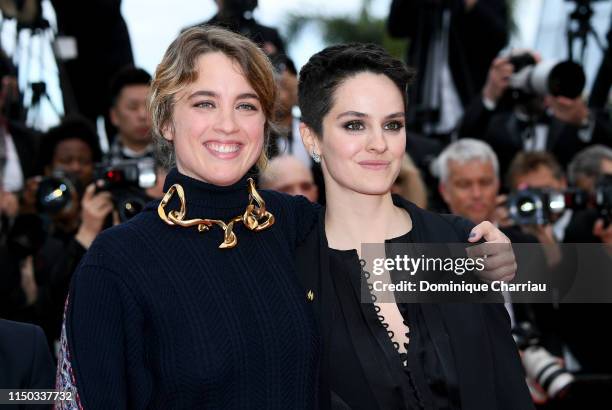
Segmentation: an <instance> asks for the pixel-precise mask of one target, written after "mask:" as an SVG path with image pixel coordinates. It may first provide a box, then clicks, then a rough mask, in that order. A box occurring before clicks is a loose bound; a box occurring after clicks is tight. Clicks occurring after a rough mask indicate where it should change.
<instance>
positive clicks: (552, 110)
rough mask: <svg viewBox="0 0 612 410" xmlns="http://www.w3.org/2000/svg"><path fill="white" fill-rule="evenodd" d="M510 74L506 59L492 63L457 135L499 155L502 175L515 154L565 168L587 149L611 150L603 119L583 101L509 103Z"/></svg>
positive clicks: (609, 129) (610, 128) (611, 134)
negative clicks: (534, 154) (535, 154)
mask: <svg viewBox="0 0 612 410" xmlns="http://www.w3.org/2000/svg"><path fill="white" fill-rule="evenodd" d="M534 56H535V57H536V58H535V59H536V61H537V60H539V57H537V56H536V55H534ZM513 72H514V66H513V65H512V63H511V62H510V58H509V57H500V58H497V59H495V61H493V63H492V64H491V67H490V69H489V74H488V78H487V82H486V84H485V86H484V87H483V89H482V93H481V95H480V96H478V97H476V98H475V99H474V100H473V101H472V103H471V104H470V106H469V107H468V108H467V109H466V111H465V115H464V117H463V120H462V123H461V126H460V130H459V136H460V137H461V138H464V137H466V138H477V139H481V140H483V141H486V142H487V143H488V144H489V145H491V147H492V148H493V150H494V151H495V152H497V153H498V155H499V162H500V172H501V175H505V174H506V172H507V170H508V167H509V165H510V162H511V161H512V159H513V158H514V157H515V156H516V154H517V153H519V152H520V151H546V152H549V153H551V154H553V155H554V157H555V159H556V160H557V161H558V162H559V163H560V164H562V166H565V165H567V164H568V163H569V162H570V161H571V159H572V157H573V156H574V154H575V153H576V152H578V151H580V150H581V149H583V148H586V147H588V146H589V145H592V144H603V145H607V146H611V145H612V124H611V123H610V120H609V118H608V116H607V114H606V113H605V112H603V111H599V110H595V109H591V108H589V107H587V104H586V102H585V101H584V99H583V98H582V97H577V98H574V99H570V98H566V97H562V96H558V97H554V96H550V95H547V96H544V97H542V96H537V95H532V96H529V97H527V98H528V99H527V100H524V101H521V102H519V103H512V102H511V94H512V91H511V90H510V88H509V85H510V77H511V76H512V74H513Z"/></svg>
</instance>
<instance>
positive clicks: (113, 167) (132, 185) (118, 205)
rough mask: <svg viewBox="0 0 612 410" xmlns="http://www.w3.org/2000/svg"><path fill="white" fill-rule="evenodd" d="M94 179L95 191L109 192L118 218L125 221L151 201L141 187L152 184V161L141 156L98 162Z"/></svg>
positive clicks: (155, 177)
mask: <svg viewBox="0 0 612 410" xmlns="http://www.w3.org/2000/svg"><path fill="white" fill-rule="evenodd" d="M94 180H95V181H96V188H97V190H98V191H109V192H110V193H111V195H112V197H113V203H114V205H115V209H116V210H117V212H118V213H119V220H120V221H121V222H125V221H127V220H128V219H130V218H132V217H133V216H135V215H136V214H137V213H139V212H140V211H142V209H143V208H144V206H145V204H146V203H147V202H148V201H150V198H149V197H148V196H147V195H146V194H145V192H144V190H145V189H146V188H151V187H153V186H155V183H156V180H157V175H156V173H155V161H154V160H153V159H152V158H142V159H137V160H125V161H120V162H113V163H110V164H109V163H102V164H98V165H96V168H95V171H94Z"/></svg>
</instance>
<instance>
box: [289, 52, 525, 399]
mask: <svg viewBox="0 0 612 410" xmlns="http://www.w3.org/2000/svg"><path fill="white" fill-rule="evenodd" d="M412 77H413V74H412V72H411V71H410V70H408V69H407V68H406V67H405V66H404V64H403V63H402V62H400V61H399V60H397V59H395V58H392V57H391V56H390V55H389V54H388V53H387V52H386V51H385V50H384V49H383V48H381V47H379V46H375V45H365V44H349V45H338V46H332V47H328V48H326V49H324V50H323V51H321V52H319V53H317V54H315V55H314V56H312V57H311V58H310V60H309V61H308V63H307V64H306V65H305V66H304V67H303V68H302V70H301V72H300V82H299V103H300V109H301V112H302V121H303V124H302V126H301V129H300V131H301V134H302V139H303V141H304V144H305V145H306V147H307V149H308V151H309V152H310V153H311V155H312V157H313V159H314V161H316V162H320V163H321V167H322V169H323V175H324V178H325V190H326V196H327V208H326V209H325V210H324V211H322V212H321V214H320V216H319V222H318V229H317V230H314V231H313V232H312V233H311V234H310V235H309V237H308V238H307V240H306V241H305V243H304V245H303V246H301V247H300V248H299V250H298V271H299V272H300V275H301V277H302V280H303V283H304V284H305V286H306V288H307V289H312V290H313V292H314V297H313V298H312V300H313V304H314V307H315V312H317V314H318V316H319V321H318V323H319V325H320V326H319V327H320V331H321V337H322V341H323V360H322V364H321V369H322V373H321V387H322V388H321V392H320V394H321V397H322V403H321V404H322V407H323V408H329V407H331V408H338V409H349V408H350V409H368V410H372V409H428V410H429V409H464V410H465V409H483V410H485V409H486V410H493V409H513V410H516V409H528V408H532V407H533V405H532V404H531V402H530V397H529V394H528V391H527V388H526V385H525V382H524V376H523V372H522V368H521V364H520V360H519V355H518V350H517V348H516V345H515V343H514V341H513V339H512V336H511V333H510V321H509V319H508V315H507V313H506V311H505V309H504V306H503V305H493V304H490V305H484V304H481V305H478V304H454V305H451V304H407V303H382V302H378V301H377V300H376V298H375V295H374V294H372V295H371V296H372V297H373V300H374V302H373V303H364V302H362V299H361V295H362V293H361V292H362V287H361V286H362V285H361V281H362V280H365V281H368V283H369V282H370V281H369V280H368V274H367V272H365V271H364V270H363V268H362V267H363V264H362V261H360V257H361V256H362V255H360V254H359V252H360V250H361V246H362V244H368V243H392V244H393V243H411V242H412V243H429V242H432V243H433V242H441V243H453V242H459V243H461V242H463V243H467V242H468V241H469V242H476V241H478V240H479V239H480V238H481V237H483V236H484V237H485V238H486V239H487V240H489V241H491V242H500V243H502V244H504V245H503V246H501V248H502V249H499V250H498V251H496V252H493V253H492V254H490V255H489V259H488V262H493V261H494V260H497V262H499V263H498V264H497V266H495V264H492V265H491V266H489V268H490V269H492V272H495V274H496V275H497V278H498V279H502V280H509V279H511V278H512V277H513V276H514V272H515V268H516V265H515V263H514V259H513V257H511V253H507V252H506V251H504V249H507V244H508V243H509V241H508V239H507V238H506V237H505V236H504V235H503V234H501V233H500V232H497V231H493V230H492V228H493V227H492V225H491V224H490V223H489V222H483V223H482V224H480V225H479V226H477V227H475V228H474V225H473V224H472V223H470V222H469V221H467V220H465V219H463V218H460V217H457V216H452V215H439V214H435V213H432V212H428V211H425V210H423V209H420V208H418V207H417V206H415V205H414V204H412V203H411V202H408V201H406V200H404V199H403V198H401V197H399V196H392V194H391V187H392V185H393V182H394V181H395V179H396V177H397V175H398V173H399V172H400V169H401V166H402V162H403V157H404V153H405V146H406V132H405V108H406V97H405V96H406V87H407V86H408V84H409V82H410V81H411V79H412ZM485 230H488V233H486V234H484V235H483V233H484V231H485ZM360 265H361V266H360ZM366 291H367V288H366ZM390 293H391V297H393V294H392V292H390ZM394 300H395V299H394Z"/></svg>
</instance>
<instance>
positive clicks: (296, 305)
mask: <svg viewBox="0 0 612 410" xmlns="http://www.w3.org/2000/svg"><path fill="white" fill-rule="evenodd" d="M174 183H179V184H181V185H182V186H183V188H184V189H185V196H186V203H187V218H211V219H212V218H215V219H222V220H224V221H229V220H230V219H231V218H232V217H234V216H237V215H240V214H241V213H243V212H244V210H245V207H246V205H247V203H248V191H247V183H246V179H243V180H242V181H240V182H239V183H237V184H235V185H233V186H230V187H216V186H213V185H209V184H205V183H202V182H200V181H196V180H194V179H191V178H189V177H186V176H184V175H181V174H179V173H178V172H177V171H176V170H173V171H172V172H171V173H170V174H169V175H168V177H167V179H166V186H165V189H166V190H167V189H168V187H169V186H170V185H171V184H174ZM260 192H261V194H262V196H263V198H264V200H265V201H266V205H267V209H268V210H269V211H270V212H272V213H273V214H274V215H275V217H276V223H275V224H274V225H273V226H272V227H270V228H268V229H266V230H263V231H260V232H252V231H249V230H248V229H246V228H245V227H244V226H243V225H242V224H241V223H238V224H236V228H235V229H234V232H235V233H236V235H237V237H238V244H237V246H236V247H235V248H233V249H218V246H219V244H220V243H221V242H222V240H223V234H222V230H221V229H220V228H219V227H217V226H214V227H212V228H211V230H210V231H208V232H203V233H199V232H198V231H197V228H196V227H192V228H183V227H178V226H169V225H167V224H165V223H164V222H162V221H161V219H160V218H159V216H158V215H157V203H155V204H150V205H149V206H147V208H146V209H145V211H143V212H142V213H140V214H139V215H138V216H136V217H135V218H133V219H132V220H130V221H129V222H128V223H125V224H122V225H119V226H116V227H114V228H112V229H109V230H107V231H105V232H104V233H102V234H101V235H99V237H98V238H97V239H96V240H95V242H94V244H93V245H92V246H91V248H90V250H89V251H88V253H87V254H86V256H85V257H84V259H83V261H82V262H81V264H80V266H79V268H78V270H77V272H76V274H75V276H74V279H73V282H72V286H71V290H70V294H69V299H68V304H67V310H66V317H65V327H64V334H65V340H66V343H64V347H63V350H64V354H63V357H62V358H61V360H60V363H59V366H60V372H59V375H60V377H59V378H58V387H62V386H63V385H65V384H66V383H68V384H73V387H75V388H76V391H77V393H78V401H77V402H76V404H77V405H80V406H82V407H83V408H85V409H123V408H130V409H143V408H160V409H161V408H163V409H196V408H198V409H200V408H205V409H307V408H314V407H315V406H316V405H315V403H316V396H317V391H316V390H317V389H316V386H317V382H318V380H317V377H318V376H317V374H318V357H319V340H318V336H317V334H316V330H315V326H314V319H313V316H312V312H311V308H310V306H309V305H308V302H307V300H306V293H305V291H304V290H303V289H302V288H301V287H300V285H299V283H298V281H297V277H296V274H295V268H294V256H295V255H294V250H295V247H296V244H297V243H298V242H299V241H300V240H301V239H302V238H304V237H305V235H306V234H307V233H308V232H309V231H310V230H311V229H312V227H313V226H314V222H315V220H316V211H315V209H313V208H314V207H313V205H312V204H310V203H309V202H308V201H307V200H306V199H304V198H303V197H290V196H287V195H284V194H280V193H276V192H270V191H260ZM170 205H171V206H170V207H169V209H178V206H177V205H176V201H175V202H174V203H172V202H171V204H170ZM62 388H63V387H62ZM80 406H79V407H80Z"/></svg>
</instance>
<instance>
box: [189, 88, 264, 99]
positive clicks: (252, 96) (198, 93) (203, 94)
mask: <svg viewBox="0 0 612 410" xmlns="http://www.w3.org/2000/svg"><path fill="white" fill-rule="evenodd" d="M196 97H214V98H218V97H219V94H217V93H216V92H214V91H209V90H199V91H195V92H193V93H191V94H190V95H189V97H187V98H188V99H190V100H191V99H192V98H196ZM249 98H250V99H255V100H259V96H258V95H257V94H254V93H242V94H239V95H238V97H236V99H237V100H244V99H249Z"/></svg>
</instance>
